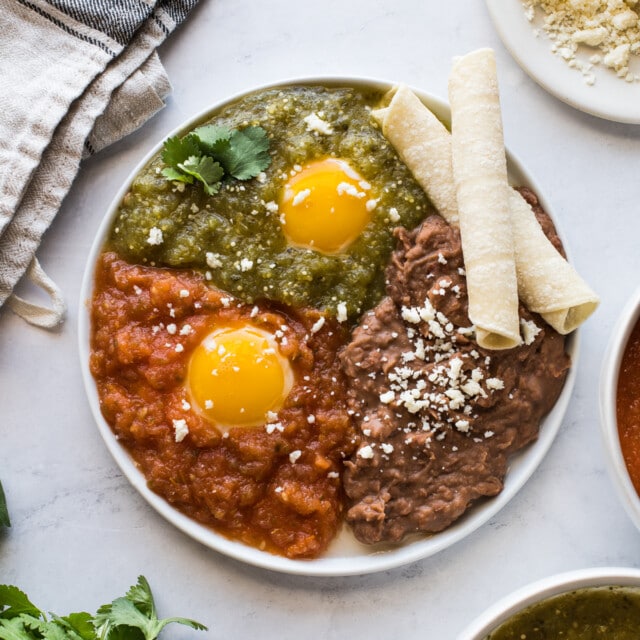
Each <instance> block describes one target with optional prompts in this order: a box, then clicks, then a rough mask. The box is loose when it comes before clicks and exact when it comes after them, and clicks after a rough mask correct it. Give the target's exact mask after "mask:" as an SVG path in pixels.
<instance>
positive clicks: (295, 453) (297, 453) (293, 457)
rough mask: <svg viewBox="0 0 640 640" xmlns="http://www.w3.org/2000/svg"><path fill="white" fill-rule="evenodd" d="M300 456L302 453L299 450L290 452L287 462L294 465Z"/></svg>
mask: <svg viewBox="0 0 640 640" xmlns="http://www.w3.org/2000/svg"><path fill="white" fill-rule="evenodd" d="M301 455H302V451H300V450H299V449H296V450H295V451H292V452H291V453H290V454H289V462H291V464H295V463H296V462H297V461H298V460H299V459H300V456H301Z"/></svg>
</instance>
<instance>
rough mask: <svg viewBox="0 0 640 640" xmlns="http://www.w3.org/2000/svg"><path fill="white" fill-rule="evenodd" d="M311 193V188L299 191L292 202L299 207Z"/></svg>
mask: <svg viewBox="0 0 640 640" xmlns="http://www.w3.org/2000/svg"><path fill="white" fill-rule="evenodd" d="M310 195H311V189H303V190H302V191H298V193H296V195H295V196H294V198H293V200H292V201H291V204H293V206H294V207H297V206H298V205H299V204H302V203H303V202H304V201H305V200H306V199H307V198H308V197H309V196H310Z"/></svg>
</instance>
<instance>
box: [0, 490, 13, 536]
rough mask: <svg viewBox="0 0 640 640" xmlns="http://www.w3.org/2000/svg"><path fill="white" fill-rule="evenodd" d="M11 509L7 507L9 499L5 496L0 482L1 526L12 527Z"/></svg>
mask: <svg viewBox="0 0 640 640" xmlns="http://www.w3.org/2000/svg"><path fill="white" fill-rule="evenodd" d="M10 526H11V520H10V519H9V509H7V499H6V498H5V496H4V490H3V489H2V482H0V527H10Z"/></svg>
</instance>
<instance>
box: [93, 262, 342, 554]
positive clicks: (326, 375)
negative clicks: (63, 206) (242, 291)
mask: <svg viewBox="0 0 640 640" xmlns="http://www.w3.org/2000/svg"><path fill="white" fill-rule="evenodd" d="M91 312H92V328H93V329H92V338H91V346H92V352H91V361H90V366H91V372H92V374H93V376H94V378H95V380H96V384H97V387H98V394H99V398H100V406H101V410H102V413H103V415H104V417H105V419H106V421H107V422H108V424H109V425H110V426H111V428H112V430H113V432H114V434H115V436H116V438H117V439H118V441H119V442H120V443H121V444H122V445H123V446H124V447H125V448H126V449H127V451H128V452H129V453H130V454H131V456H132V458H133V460H134V461H135V463H136V465H137V466H138V467H139V469H140V471H141V472H142V473H143V474H144V476H145V477H146V479H147V482H148V486H149V487H150V488H151V489H152V490H153V491H154V492H156V493H157V494H159V495H160V496H162V497H163V498H165V499H166V500H167V501H168V502H169V503H170V504H171V505H172V506H174V507H175V508H177V509H179V510H180V511H181V512H183V513H185V514H186V515H187V516H189V517H191V518H193V519H195V520H197V521H198V522H201V523H203V524H205V525H208V526H210V527H212V528H214V529H215V530H216V531H218V532H219V533H221V534H223V535H225V536H228V537H230V538H233V539H237V540H241V541H243V542H245V543H247V544H249V545H252V546H254V547H257V548H259V549H264V550H268V551H271V552H273V553H277V554H281V555H284V556H287V557H290V558H312V557H316V556H318V555H320V554H321V553H322V552H323V551H325V549H326V547H327V546H328V544H329V542H330V541H331V540H332V539H333V538H334V536H335V535H336V532H337V530H338V527H339V526H340V523H341V521H342V512H343V506H342V505H343V495H342V489H341V484H340V477H339V476H340V471H341V465H342V459H343V457H344V456H345V455H348V454H349V453H350V451H351V449H352V447H353V444H352V442H353V427H352V423H351V418H350V416H349V415H348V413H347V406H346V398H345V391H344V390H345V388H346V381H345V377H344V373H343V372H342V370H341V367H340V362H339V360H338V357H337V355H336V354H337V350H338V348H339V347H341V346H342V345H343V344H344V342H345V339H346V331H345V330H344V329H343V328H342V327H341V326H340V325H339V324H338V323H337V322H335V321H332V320H330V319H326V321H325V322H324V324H323V326H322V327H321V328H320V329H319V330H318V329H317V322H318V319H319V318H320V314H319V312H317V311H315V310H304V309H303V310H299V311H295V312H294V311H291V310H290V309H288V310H286V311H285V310H284V308H283V307H278V306H270V305H266V304H260V305H256V306H254V305H246V304H243V303H241V302H239V301H237V300H235V299H234V298H232V297H231V296H229V295H228V294H225V293H223V292H220V291H218V290H216V289H212V288H210V287H209V286H208V285H207V283H206V282H205V280H204V278H203V277H202V276H200V275H199V274H196V273H194V272H189V271H184V270H181V271H177V270H171V269H159V268H153V267H148V266H135V265H131V264H128V263H127V262H125V261H123V260H122V259H120V258H119V257H118V256H117V255H116V254H114V253H111V252H106V253H104V254H103V255H102V256H101V257H100V258H99V261H98V264H97V269H96V283H95V289H94V296H93V300H92V307H91ZM239 319H240V320H244V321H247V322H251V323H254V324H255V325H256V326H260V327H262V328H264V329H267V330H270V331H274V332H276V331H277V330H278V329H282V327H283V325H284V326H285V327H286V332H284V333H285V336H284V337H286V341H285V340H284V339H283V340H281V342H280V344H279V346H280V353H281V354H282V355H283V356H285V357H286V358H288V359H289V361H290V362H291V364H292V366H293V369H294V372H295V382H294V385H293V388H292V390H291V392H290V393H289V395H288V396H287V399H286V400H285V404H284V406H283V408H282V409H281V410H280V411H279V412H278V416H277V422H276V423H274V424H271V425H269V424H267V425H265V426H261V427H257V428H249V427H236V428H231V429H230V430H229V431H228V433H227V434H226V435H223V434H222V433H221V432H220V431H218V430H217V429H216V428H213V427H212V425H211V424H209V423H208V422H207V420H206V419H205V418H204V417H203V416H201V415H200V414H199V413H198V412H197V411H195V410H194V408H193V407H191V404H190V399H189V396H188V393H187V390H186V387H185V381H186V377H187V367H188V362H189V357H190V354H191V353H192V352H193V350H194V349H195V347H196V346H198V345H199V344H200V342H201V341H202V339H203V338H204V337H205V336H207V335H208V333H209V332H210V331H211V329H212V328H213V327H215V326H216V324H219V323H221V322H225V321H229V320H231V321H233V320H239ZM314 324H315V325H316V326H315V327H314ZM314 329H315V331H314ZM250 392H251V390H250V389H248V390H247V393H250ZM176 421H177V422H178V424H181V425H184V426H185V427H186V428H188V433H187V435H186V436H185V437H184V438H183V439H181V440H180V441H177V440H178V438H177V435H176V434H177V432H176V429H175V426H176ZM182 421H184V423H183V422H182Z"/></svg>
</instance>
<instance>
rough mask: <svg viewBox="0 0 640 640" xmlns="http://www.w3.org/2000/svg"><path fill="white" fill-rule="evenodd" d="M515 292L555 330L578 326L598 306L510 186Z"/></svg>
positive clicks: (567, 331)
mask: <svg viewBox="0 0 640 640" xmlns="http://www.w3.org/2000/svg"><path fill="white" fill-rule="evenodd" d="M509 208H510V210H511V220H512V229H513V235H514V243H515V246H516V256H517V259H516V271H517V273H518V293H519V295H520V299H521V300H522V302H523V303H524V304H525V305H526V307H527V308H528V309H529V310H530V311H533V312H535V313H539V314H540V315H541V316H542V317H543V318H544V319H545V320H546V321H547V322H548V323H549V324H550V325H551V326H552V327H553V328H554V329H555V330H556V331H557V332H558V333H561V334H567V333H570V332H571V331H573V330H574V329H576V328H577V327H579V326H580V325H581V324H582V323H583V322H584V321H585V320H586V319H587V318H588V317H589V316H590V315H591V314H592V313H593V312H594V311H595V310H596V308H597V307H598V304H599V300H598V296H597V295H596V294H595V293H594V292H593V291H592V290H591V289H590V288H589V286H588V285H587V284H586V283H585V282H584V280H582V278H581V277H580V276H579V275H578V273H577V272H576V270H575V269H574V268H573V266H572V265H570V264H569V263H568V262H567V261H566V260H565V259H564V258H563V257H562V256H561V255H560V254H559V253H558V252H557V251H556V248H555V247H554V246H553V245H552V244H551V242H549V240H548V238H547V236H545V235H544V232H543V231H542V229H541V227H540V225H539V224H538V221H537V220H536V216H535V213H534V212H533V209H532V208H531V206H530V205H529V203H528V202H527V201H526V200H525V199H524V198H523V197H522V195H521V194H520V193H518V192H517V191H516V190H515V189H510V194H509Z"/></svg>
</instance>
